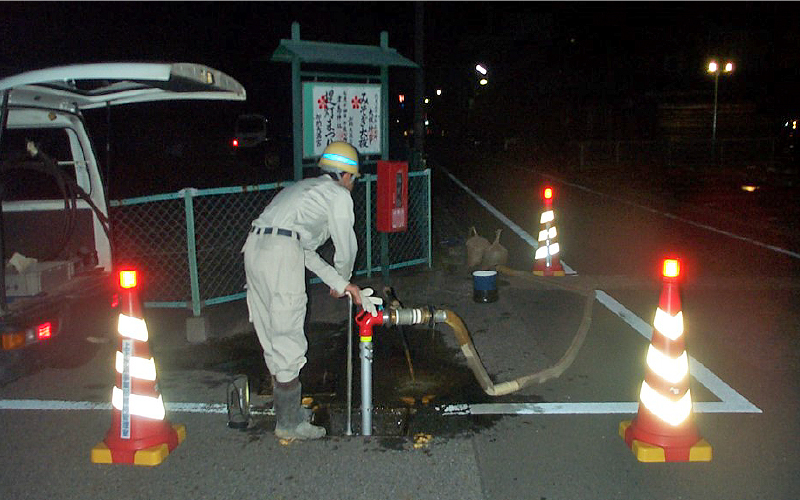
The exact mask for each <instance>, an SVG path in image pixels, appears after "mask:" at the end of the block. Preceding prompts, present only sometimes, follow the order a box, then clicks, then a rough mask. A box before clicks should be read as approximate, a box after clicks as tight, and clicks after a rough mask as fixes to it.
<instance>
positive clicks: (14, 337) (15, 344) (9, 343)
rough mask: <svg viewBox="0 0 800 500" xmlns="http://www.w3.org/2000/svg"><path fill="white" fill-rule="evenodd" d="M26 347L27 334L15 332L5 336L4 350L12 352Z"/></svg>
mask: <svg viewBox="0 0 800 500" xmlns="http://www.w3.org/2000/svg"><path fill="white" fill-rule="evenodd" d="M24 345H25V332H14V333H4V334H3V350H4V351H10V350H12V349H19V348H20V347H22V346H24Z"/></svg>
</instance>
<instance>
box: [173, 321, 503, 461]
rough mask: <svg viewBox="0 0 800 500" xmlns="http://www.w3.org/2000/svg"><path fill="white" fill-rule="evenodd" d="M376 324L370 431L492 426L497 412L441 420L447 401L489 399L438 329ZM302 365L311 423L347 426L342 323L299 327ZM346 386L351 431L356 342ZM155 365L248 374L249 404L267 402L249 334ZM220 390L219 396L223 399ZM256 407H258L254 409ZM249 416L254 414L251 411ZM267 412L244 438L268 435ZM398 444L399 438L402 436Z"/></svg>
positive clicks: (357, 412) (332, 431)
mask: <svg viewBox="0 0 800 500" xmlns="http://www.w3.org/2000/svg"><path fill="white" fill-rule="evenodd" d="M402 334H403V335H404V336H405V342H404V341H403V336H401V331H400V330H399V329H398V328H396V327H376V329H375V331H374V336H373V349H374V350H373V364H372V405H373V411H372V427H373V429H372V434H373V436H376V437H381V438H387V439H389V438H391V439H389V440H388V441H386V444H387V446H399V444H398V442H397V440H396V439H395V438H403V440H405V439H406V438H409V437H413V436H415V435H429V434H432V435H436V436H442V435H447V436H456V435H463V434H464V433H468V432H471V431H478V430H480V429H482V428H486V427H488V426H491V425H493V423H494V422H495V421H496V420H497V419H498V417H475V416H471V417H454V416H448V417H443V416H442V415H441V408H443V407H444V406H446V405H448V404H452V403H463V402H465V401H466V402H470V403H480V402H487V401H489V398H488V396H486V394H485V393H484V392H483V391H482V390H481V388H480V386H479V385H478V383H477V382H476V381H475V378H474V376H473V374H472V372H471V371H470V370H469V369H468V368H467V367H466V365H465V364H464V361H463V356H462V355H461V354H460V351H459V350H457V349H453V348H450V347H448V346H447V345H446V344H445V343H444V342H443V340H442V335H449V334H450V333H449V331H446V332H442V331H439V330H434V329H428V328H412V327H404V329H403V331H402ZM306 336H307V337H308V344H309V348H308V354H307V358H308V363H307V364H306V366H305V367H304V368H303V370H302V372H301V374H300V380H301V382H302V384H303V394H304V395H305V396H307V397H310V398H311V400H312V401H313V403H311V404H312V405H313V407H314V410H315V411H314V420H313V423H315V424H316V425H323V426H325V427H326V429H327V430H328V434H329V435H330V436H344V435H346V431H347V352H346V351H347V325H346V323H344V322H343V323H341V324H335V323H311V324H309V325H307V327H306ZM352 362H353V373H352V376H353V383H352V406H351V412H350V428H351V431H352V434H353V435H362V429H361V380H360V371H361V368H360V367H361V364H360V359H359V342H358V339H357V338H355V339H354V341H353V353H352ZM159 364H160V365H161V366H160V368H159V369H160V370H164V371H169V370H181V369H203V370H209V371H216V372H220V373H224V374H226V375H230V376H231V377H234V376H236V375H240V374H243V375H247V377H248V379H249V382H250V391H251V395H252V399H253V402H254V405H261V409H265V408H269V407H271V398H270V395H271V392H272V388H271V383H270V376H269V373H268V371H267V368H266V365H265V364H264V360H263V358H262V353H261V346H260V345H259V343H258V339H257V337H256V335H255V333H250V334H242V335H237V336H234V337H230V338H226V339H220V340H218V341H214V342H211V343H208V344H204V345H197V346H187V347H185V348H182V349H180V350H174V351H167V352H163V353H159ZM224 400H225V394H224V393H221V394H220V401H221V402H224ZM254 409H258V408H254ZM254 413H258V412H257V411H254ZM273 429H274V417H271V416H270V417H267V416H258V415H256V416H254V422H253V423H252V424H251V425H250V427H249V428H248V429H247V430H246V432H247V433H248V435H249V437H250V439H258V438H259V437H260V436H261V435H263V434H267V433H268V434H270V435H271V434H272V430H273ZM404 442H405V441H404Z"/></svg>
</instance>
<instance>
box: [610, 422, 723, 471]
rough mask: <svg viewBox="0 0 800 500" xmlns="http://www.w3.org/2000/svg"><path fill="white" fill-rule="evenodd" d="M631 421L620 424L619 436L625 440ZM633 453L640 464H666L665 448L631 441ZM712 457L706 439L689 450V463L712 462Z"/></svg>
mask: <svg viewBox="0 0 800 500" xmlns="http://www.w3.org/2000/svg"><path fill="white" fill-rule="evenodd" d="M630 425H631V421H630V420H624V421H622V422H620V424H619V435H620V437H621V438H622V439H623V440H624V439H625V431H626V430H627V429H628V427H630ZM631 451H632V452H633V454H634V456H635V457H636V459H637V460H638V461H640V462H666V461H667V459H666V453H665V451H664V448H661V447H660V446H655V445H652V444H648V443H644V442H642V441H637V440H636V439H634V440H632V441H631ZM711 456H712V449H711V445H710V444H709V443H708V441H706V440H705V439H700V441H698V442H697V443H696V444H694V445H693V446H692V447H691V448H690V449H689V460H688V461H689V462H710V461H711Z"/></svg>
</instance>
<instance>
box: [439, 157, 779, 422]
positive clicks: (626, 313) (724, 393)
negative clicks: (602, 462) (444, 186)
mask: <svg viewBox="0 0 800 500" xmlns="http://www.w3.org/2000/svg"><path fill="white" fill-rule="evenodd" d="M442 170H443V171H444V173H446V174H447V176H448V177H450V179H452V180H453V182H455V183H456V184H458V185H459V186H460V187H461V188H462V189H463V190H464V191H466V192H467V193H469V195H470V196H472V197H473V198H475V199H476V200H477V201H478V203H480V204H481V205H483V206H484V207H486V209H487V210H489V212H491V213H492V215H494V216H495V217H497V218H498V219H500V221H501V222H503V223H505V224H506V225H507V226H508V227H509V228H511V230H512V231H514V232H515V233H517V234H518V235H519V236H520V237H521V238H522V239H523V240H524V241H525V242H527V243H528V244H529V245H531V246H532V247H534V248H536V247H537V246H538V244H537V242H536V240H535V239H533V237H531V235H529V234H528V233H527V232H525V231H524V230H523V229H522V228H520V227H519V226H517V225H516V224H514V223H513V222H511V221H510V220H509V219H508V217H506V216H505V215H503V214H502V213H500V212H499V211H498V210H497V209H495V208H494V207H493V206H492V205H490V204H489V202H487V201H486V200H484V199H483V198H481V197H480V196H478V195H477V194H475V193H474V192H473V191H472V190H471V189H469V188H468V187H467V186H465V185H464V184H463V183H462V182H461V181H460V180H458V179H457V178H456V177H455V176H453V175H452V174H451V173H450V172H448V171H447V170H446V169H444V168H443V169H442ZM545 177H550V178H552V179H556V178H555V177H552V176H545ZM556 180H558V181H559V182H563V183H564V184H569V185H570V186H573V187H577V188H580V189H585V190H586V191H590V192H594V191H592V190H591V189H588V188H585V187H583V186H578V185H576V184H570V183H567V182H564V181H561V180H560V179H556ZM598 194H601V193H598ZM621 201H623V200H621ZM633 205H636V206H637V207H640V208H644V209H647V210H651V211H653V210H652V209H649V208H647V207H644V206H641V205H637V204H633ZM662 215H667V216H669V217H672V218H674V219H679V220H681V221H684V220H683V219H680V218H678V217H675V216H673V215H670V214H662ZM685 222H689V223H692V222H691V221H685ZM693 224H695V225H698V226H700V227H703V225H701V224H696V223H693ZM716 231H717V232H720V233H723V234H727V233H724V232H723V231H719V230H716ZM734 236H735V235H734ZM737 238H739V239H743V240H747V238H741V237H737ZM761 245H762V246H766V245H763V244H761ZM790 253H791V252H790ZM561 264H562V265H563V266H564V269H567V267H568V266H567V265H566V264H565V263H564V261H563V260H562V261H561ZM570 272H571V273H574V272H575V271H573V270H572V269H570ZM597 301H598V302H600V303H601V304H603V305H604V306H605V307H606V308H607V309H608V310H609V311H611V312H612V313H614V314H616V315H617V316H619V317H620V318H622V320H623V321H625V322H626V323H628V324H629V325H630V326H631V327H632V328H633V329H634V330H636V331H637V332H639V333H640V334H641V335H643V336H644V337H645V338H646V339H647V340H650V339H651V338H652V336H653V327H652V326H651V325H650V324H648V323H647V322H646V321H644V320H643V319H641V318H640V317H638V316H636V314H634V313H633V312H631V311H630V310H629V309H628V308H626V307H625V306H623V305H622V304H620V303H619V302H618V301H617V300H616V299H614V298H613V297H612V296H610V295H608V294H607V293H606V292H604V291H602V290H597ZM689 373H691V375H692V376H693V377H694V378H695V380H697V381H698V382H700V383H701V384H703V385H704V386H705V387H706V388H707V389H708V390H709V391H711V392H712V393H713V394H714V395H715V396H716V397H717V398H719V399H720V400H721V401H720V402H719V403H716V404H717V405H722V406H721V407H724V408H728V411H730V412H731V413H742V412H744V413H762V412H761V409H760V408H758V407H757V406H755V405H754V404H752V403H751V402H750V401H748V400H747V399H746V398H745V397H744V396H742V395H741V394H739V393H738V392H736V391H735V390H734V389H733V388H731V386H729V385H728V384H726V383H725V382H723V381H722V379H720V378H719V377H717V376H716V375H715V374H714V373H713V372H712V371H711V370H709V369H708V368H706V367H705V366H704V365H703V364H702V363H700V362H699V361H697V360H696V359H694V358H693V357H691V356H690V357H689ZM629 404H632V405H638V403H547V404H545V403H542V404H540V405H538V406H535V408H536V409H537V411H532V413H542V412H545V413H546V412H551V413H569V412H573V411H574V412H585V413H598V412H602V411H605V410H608V411H610V412H611V413H619V412H621V413H635V412H636V410H635V409H634V410H633V411H632V412H630V411H628V410H629V407H628V406H627V405H629ZM704 404H709V403H704ZM597 405H601V406H597ZM606 405H610V406H606ZM619 405H623V406H622V407H620V406H619ZM698 405H701V403H694V408H695V409H697V408H698V407H700V408H702V407H703V406H702V405H701V406H698ZM490 407H491V405H490ZM721 407H720V406H714V407H712V408H721ZM479 408H480V407H479ZM564 408H567V410H566V411H563V409H564ZM619 408H622V411H620V410H619ZM603 409H605V410H603ZM538 410H542V411H538ZM611 410H613V411H611ZM721 411H722V410H719V411H717V413H719V412H721Z"/></svg>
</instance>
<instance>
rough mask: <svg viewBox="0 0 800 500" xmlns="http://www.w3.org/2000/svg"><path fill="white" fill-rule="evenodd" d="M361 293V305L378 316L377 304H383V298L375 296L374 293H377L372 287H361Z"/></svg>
mask: <svg viewBox="0 0 800 500" xmlns="http://www.w3.org/2000/svg"><path fill="white" fill-rule="evenodd" d="M359 293H360V294H361V307H362V308H363V309H364V310H365V311H367V312H368V313H370V314H371V315H372V316H374V317H377V316H378V309H377V306H380V305H383V299H382V298H380V297H374V296H373V295H372V294H373V293H375V291H374V290H373V289H372V288H361V289H359Z"/></svg>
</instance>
